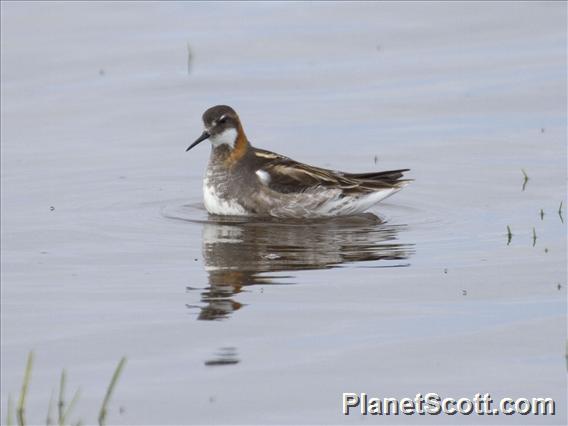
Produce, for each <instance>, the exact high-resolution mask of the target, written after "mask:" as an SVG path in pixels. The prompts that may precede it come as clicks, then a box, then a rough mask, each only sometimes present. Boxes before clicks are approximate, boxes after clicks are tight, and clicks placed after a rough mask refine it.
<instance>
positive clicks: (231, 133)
mask: <svg viewBox="0 0 568 426" xmlns="http://www.w3.org/2000/svg"><path fill="white" fill-rule="evenodd" d="M237 136H238V133H237V129H234V128H230V129H227V130H225V131H224V132H223V133H219V134H218V135H213V136H211V137H210V138H209V140H210V141H211V144H212V145H213V146H220V145H229V146H231V147H232V146H233V145H234V143H235V141H236V140H237Z"/></svg>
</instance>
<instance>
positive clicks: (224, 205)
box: [203, 178, 247, 216]
mask: <svg viewBox="0 0 568 426" xmlns="http://www.w3.org/2000/svg"><path fill="white" fill-rule="evenodd" d="M203 203H204V204H205V208H206V209H207V211H208V212H209V213H211V214H218V215H230V216H232V215H234V216H243V215H247V211H246V210H245V209H244V208H243V206H241V205H240V204H239V203H237V202H236V201H235V200H227V199H223V198H221V197H220V196H219V195H218V194H217V192H216V191H215V187H214V186H213V185H210V184H209V181H208V179H207V178H205V179H203Z"/></svg>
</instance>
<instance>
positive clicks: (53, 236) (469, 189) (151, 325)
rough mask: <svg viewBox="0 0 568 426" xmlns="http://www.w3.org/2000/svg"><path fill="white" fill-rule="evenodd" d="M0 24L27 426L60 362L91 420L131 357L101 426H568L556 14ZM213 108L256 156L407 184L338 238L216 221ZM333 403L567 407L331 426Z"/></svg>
mask: <svg viewBox="0 0 568 426" xmlns="http://www.w3.org/2000/svg"><path fill="white" fill-rule="evenodd" d="M1 24H2V34H1V35H2V42H1V43H2V44H1V61H2V81H1V83H2V105H1V106H2V115H1V119H2V127H1V129H2V133H1V141H2V144H1V150H2V151H1V154H2V164H1V165H2V188H1V189H2V199H1V201H2V210H1V212H2V265H1V266H2V276H1V278H2V287H1V288H2V302H1V303H2V304H1V307H2V312H1V319H2V330H1V331H2V351H1V355H2V377H1V390H2V398H1V401H0V402H1V406H2V412H1V418H2V422H4V421H5V413H6V410H5V408H6V404H7V398H8V394H11V395H12V396H13V397H16V396H17V394H18V392H19V388H20V385H21V380H22V375H23V370H24V365H25V360H26V356H27V353H28V351H30V350H34V351H35V355H36V360H35V365H34V370H33V374H32V381H31V387H30V391H29V400H28V418H29V421H30V422H31V423H43V422H44V421H45V416H46V413H47V406H48V402H49V397H50V394H51V392H52V390H53V389H56V388H57V385H58V381H59V374H60V372H61V369H62V368H65V369H66V370H67V373H68V377H69V383H68V393H69V397H70V396H71V395H70V394H71V392H72V391H74V390H75V389H76V388H77V387H80V388H81V396H80V399H79V402H78V404H77V406H76V407H75V410H74V413H73V415H72V421H73V422H75V421H77V420H79V419H81V420H82V421H83V423H87V424H90V423H93V422H95V421H96V418H97V413H98V407H99V406H100V403H101V400H102V398H103V395H104V392H105V390H106V386H107V384H108V382H109V380H110V376H111V374H112V371H113V369H114V367H115V365H116V363H117V362H118V360H119V359H120V358H121V357H122V356H123V355H124V356H127V357H128V363H127V365H126V368H125V370H124V373H123V375H122V377H121V378H120V381H119V383H118V386H117V388H116V390H115V394H114V398H113V400H112V403H111V406H110V411H109V422H110V423H112V424H181V423H200V424H203V423H205V424H212V423H225V424H229V423H231V424H232V423H240V424H245V423H256V424H269V423H270V424H274V423H279V424H283V423H303V424H307V423H310V424H313V423H327V424H338V423H344V424H360V423H365V422H366V423H383V424H390V423H405V424H416V423H430V424H456V423H459V424H496V423H497V424H521V423H534V424H564V423H566V420H567V419H566V407H567V405H566V286H567V282H566V272H567V271H566V220H567V219H566V213H565V212H566V207H564V208H563V212H562V215H559V213H558V210H559V205H560V203H561V202H563V205H564V206H566V202H567V200H566V177H567V176H566V158H567V151H566V146H567V143H566V127H567V126H566V112H567V111H566V4H565V3H561V2H555V3H538V4H536V3H513V2H509V3H491V4H486V3H459V4H458V3H452V4H448V3H437V4H428V3H410V2H409V3H387V4H382V3H381V4H377V3H315V4H308V3H290V4H285V3H276V4H273V3H243V4H230V3H217V4H211V3H167V4H163V3H144V4H137V3H112V4H111V3H97V4H91V3H60V4H48V3H25V4H19V3H9V2H2V22H1ZM188 43H189V45H190V49H191V53H192V60H191V63H190V69H189V73H188V50H187V45H188ZM219 103H224V104H229V105H232V106H233V107H234V108H235V109H236V110H237V111H238V112H239V113H240V115H241V118H242V120H243V123H244V126H245V129H246V131H247V134H248V136H249V138H250V140H251V141H252V142H253V144H255V145H257V146H259V147H262V148H265V149H269V150H274V151H277V152H280V153H282V154H285V155H288V156H290V157H292V158H295V159H297V160H300V161H304V162H308V163H311V164H316V165H320V166H324V167H329V168H334V169H344V170H347V171H353V172H355V171H361V172H362V171H373V170H378V169H389V168H402V167H409V168H411V169H412V172H411V174H410V175H411V177H412V178H414V179H415V182H414V183H413V184H412V185H410V186H409V187H407V188H406V189H404V190H403V191H402V192H400V193H398V194H396V195H395V196H394V197H392V198H390V199H389V200H387V202H385V203H383V204H380V205H379V206H377V207H376V208H374V209H373V210H372V213H373V215H365V216H360V217H357V218H352V219H348V220H332V221H323V222H317V221H316V222H305V223H282V222H276V223H275V222H266V221H240V220H229V221H227V220H225V221H219V220H216V219H215V218H210V217H208V216H207V213H206V212H205V210H204V209H203V207H202V205H201V176H202V174H203V171H204V168H205V165H206V161H207V156H208V154H209V148H208V147H207V146H206V144H202V145H200V146H199V147H198V148H196V149H194V150H192V151H191V152H190V153H185V152H184V150H185V148H186V147H187V145H188V144H189V143H190V142H191V141H192V140H193V139H194V138H195V137H196V136H197V135H199V134H200V132H201V130H202V129H201V121H200V117H201V113H202V112H203V111H204V110H205V109H206V108H208V107H210V106H212V105H215V104H219ZM375 157H377V158H376V161H375ZM522 169H524V170H525V171H526V173H527V174H528V176H529V178H530V179H529V180H528V182H526V185H525V187H524V189H523V174H522V171H521V170H522ZM541 209H542V211H543V213H544V215H543V216H542V217H541V215H540V211H541ZM507 226H509V227H510V229H511V231H512V234H513V236H512V238H511V239H510V241H508V238H507ZM533 229H534V233H535V234H536V236H537V238H536V240H535V239H534V238H533ZM343 392H367V393H368V394H370V395H373V396H378V397H414V396H415V395H416V394H417V393H422V394H425V393H428V392H436V393H438V394H440V395H441V396H442V397H454V398H460V397H470V398H471V397H473V395H474V394H476V393H478V392H479V393H486V392H488V393H491V395H492V396H493V398H494V399H497V398H501V397H505V396H510V397H513V398H519V397H527V398H532V397H552V398H555V399H556V401H557V415H556V416H548V417H535V416H530V417H528V418H527V417H523V416H496V417H488V416H485V417H482V416H477V417H476V416H461V417H457V416H454V417H450V416H442V417H437V416H411V417H408V416H402V417H373V418H362V417H361V416H360V415H358V414H357V413H354V414H353V415H351V416H349V417H346V416H343V415H342V414H341V395H342V393H343Z"/></svg>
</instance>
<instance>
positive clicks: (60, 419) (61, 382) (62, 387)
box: [57, 369, 67, 426]
mask: <svg viewBox="0 0 568 426" xmlns="http://www.w3.org/2000/svg"><path fill="white" fill-rule="evenodd" d="M66 382H67V372H66V371H65V369H63V370H62V371H61V379H60V380H59V401H58V402H57V424H58V425H59V426H63V418H64V416H63V412H64V409H65V383H66Z"/></svg>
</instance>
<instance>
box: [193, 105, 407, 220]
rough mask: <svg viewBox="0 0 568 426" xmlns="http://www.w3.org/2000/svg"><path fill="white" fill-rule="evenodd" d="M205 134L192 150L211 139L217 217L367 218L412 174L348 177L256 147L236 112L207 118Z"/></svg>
mask: <svg viewBox="0 0 568 426" xmlns="http://www.w3.org/2000/svg"><path fill="white" fill-rule="evenodd" d="M202 119H203V124H204V126H205V130H204V131H203V133H202V134H201V136H199V137H198V138H197V140H196V141H195V142H193V143H192V144H191V145H190V146H189V147H188V148H187V149H186V151H189V150H190V149H192V148H193V147H195V146H196V145H198V144H199V143H201V142H203V141H204V140H206V139H208V140H209V141H210V142H211V145H212V149H211V156H210V158H209V164H208V166H207V171H206V172H205V177H204V179H203V198H204V204H205V208H206V209H207V211H208V212H209V213H211V214H215V215H231V216H233V215H234V216H265V217H269V216H272V217H282V218H318V217H330V216H346V215H353V214H357V213H361V212H363V211H365V210H367V209H368V208H370V207H371V206H373V205H374V204H376V203H378V202H379V201H381V200H383V199H385V198H386V197H389V196H391V195H392V194H394V193H395V192H398V191H400V190H401V189H402V188H403V187H405V186H406V185H407V184H408V182H409V181H410V180H408V179H401V178H402V176H403V173H404V172H407V171H408V170H409V169H400V170H389V171H383V172H369V173H345V172H340V171H335V170H328V169H322V168H319V167H314V166H310V165H307V164H302V163H299V162H297V161H294V160H292V159H291V158H288V157H285V156H283V155H280V154H276V153H274V152H270V151H265V150H263V149H259V148H255V147H253V146H252V145H251V143H250V142H249V140H248V139H247V137H246V134H245V132H244V129H243V126H242V123H241V120H240V119H239V116H238V115H237V113H236V112H235V110H234V109H233V108H231V107H230V106H227V105H217V106H214V107H211V108H209V109H208V110H207V111H205V112H204V113H203V117H202Z"/></svg>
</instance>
